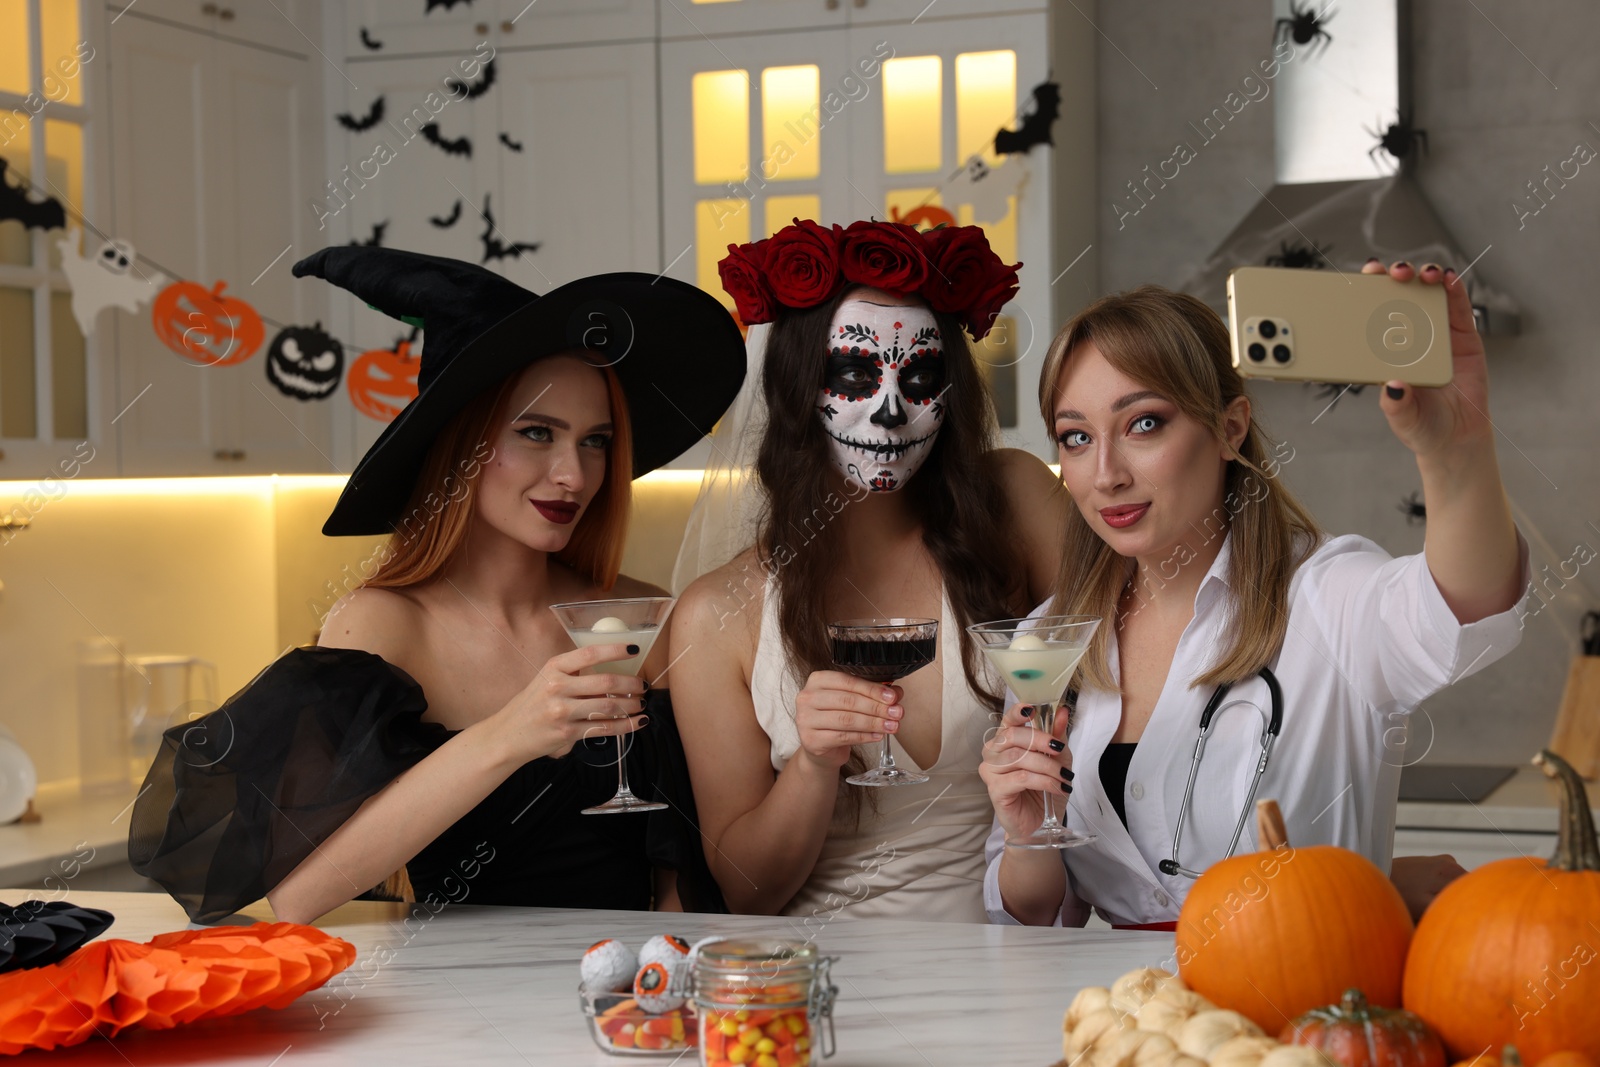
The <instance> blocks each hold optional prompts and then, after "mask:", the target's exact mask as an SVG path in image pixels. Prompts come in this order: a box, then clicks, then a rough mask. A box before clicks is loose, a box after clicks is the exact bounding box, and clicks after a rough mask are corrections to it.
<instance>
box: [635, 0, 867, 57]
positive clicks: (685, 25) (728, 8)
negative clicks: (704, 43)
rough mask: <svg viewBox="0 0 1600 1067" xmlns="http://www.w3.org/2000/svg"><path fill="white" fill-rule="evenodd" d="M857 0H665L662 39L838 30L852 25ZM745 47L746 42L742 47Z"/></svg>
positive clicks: (662, 3) (662, 16)
mask: <svg viewBox="0 0 1600 1067" xmlns="http://www.w3.org/2000/svg"><path fill="white" fill-rule="evenodd" d="M854 2H855V0H699V2H696V0H661V37H662V40H666V41H671V40H704V39H705V38H707V37H717V36H720V35H723V34H750V33H766V32H769V31H772V30H796V29H800V30H820V29H837V28H840V27H843V26H846V25H848V24H849V21H850V5H851V4H852V3H854ZM739 47H740V48H741V49H742V48H743V45H742V44H741V45H740V46H739Z"/></svg>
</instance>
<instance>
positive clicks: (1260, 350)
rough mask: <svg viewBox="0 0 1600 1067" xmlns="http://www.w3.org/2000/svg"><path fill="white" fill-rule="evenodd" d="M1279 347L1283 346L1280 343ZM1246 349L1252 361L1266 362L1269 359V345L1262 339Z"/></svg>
mask: <svg viewBox="0 0 1600 1067" xmlns="http://www.w3.org/2000/svg"><path fill="white" fill-rule="evenodd" d="M1278 347H1279V348H1282V347H1283V346H1282V345H1279V346H1278ZM1245 351H1246V352H1248V353H1249V355H1250V361H1251V362H1252V363H1265V362H1266V361H1267V346H1266V345H1264V344H1262V343H1261V342H1260V341H1256V342H1254V343H1253V344H1251V345H1250V347H1249V348H1247V349H1246V350H1245Z"/></svg>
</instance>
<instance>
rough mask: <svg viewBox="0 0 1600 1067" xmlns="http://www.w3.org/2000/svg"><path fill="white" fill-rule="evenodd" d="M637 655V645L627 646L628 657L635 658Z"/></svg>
mask: <svg viewBox="0 0 1600 1067" xmlns="http://www.w3.org/2000/svg"><path fill="white" fill-rule="evenodd" d="M638 654H639V646H638V645H629V646H628V655H630V656H637V655H638Z"/></svg>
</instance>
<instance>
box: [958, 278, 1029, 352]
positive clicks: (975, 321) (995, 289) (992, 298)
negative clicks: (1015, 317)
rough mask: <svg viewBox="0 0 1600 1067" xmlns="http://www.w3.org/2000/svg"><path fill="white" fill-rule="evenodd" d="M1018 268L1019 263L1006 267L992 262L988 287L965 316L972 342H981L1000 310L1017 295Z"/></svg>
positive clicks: (971, 305)
mask: <svg viewBox="0 0 1600 1067" xmlns="http://www.w3.org/2000/svg"><path fill="white" fill-rule="evenodd" d="M1020 266H1022V264H1021V263H1015V264H1013V265H1011V266H1009V267H1008V266H1006V265H1005V264H1004V263H1001V262H1000V260H999V259H998V258H995V259H994V260H993V262H992V264H991V266H990V272H989V283H988V285H987V286H985V287H984V290H983V292H982V293H981V294H979V296H978V299H976V300H975V301H973V302H972V304H970V305H969V306H968V308H967V311H966V315H965V318H966V320H967V332H968V333H970V334H971V335H972V339H973V340H974V341H981V340H983V338H984V335H985V334H987V333H988V332H989V330H990V329H991V328H992V327H993V326H994V320H995V316H996V315H999V314H1000V309H1001V308H1003V307H1005V306H1006V304H1007V302H1008V301H1010V300H1011V299H1012V298H1013V297H1015V296H1016V295H1017V288H1018V281H1017V268H1018V267H1020Z"/></svg>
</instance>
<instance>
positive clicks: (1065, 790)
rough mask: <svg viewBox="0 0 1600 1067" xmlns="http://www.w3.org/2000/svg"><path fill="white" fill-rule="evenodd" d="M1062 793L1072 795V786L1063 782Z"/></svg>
mask: <svg viewBox="0 0 1600 1067" xmlns="http://www.w3.org/2000/svg"><path fill="white" fill-rule="evenodd" d="M1061 791H1062V792H1063V793H1070V792H1072V787H1071V786H1070V785H1068V784H1067V783H1066V782H1062V783H1061Z"/></svg>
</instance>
